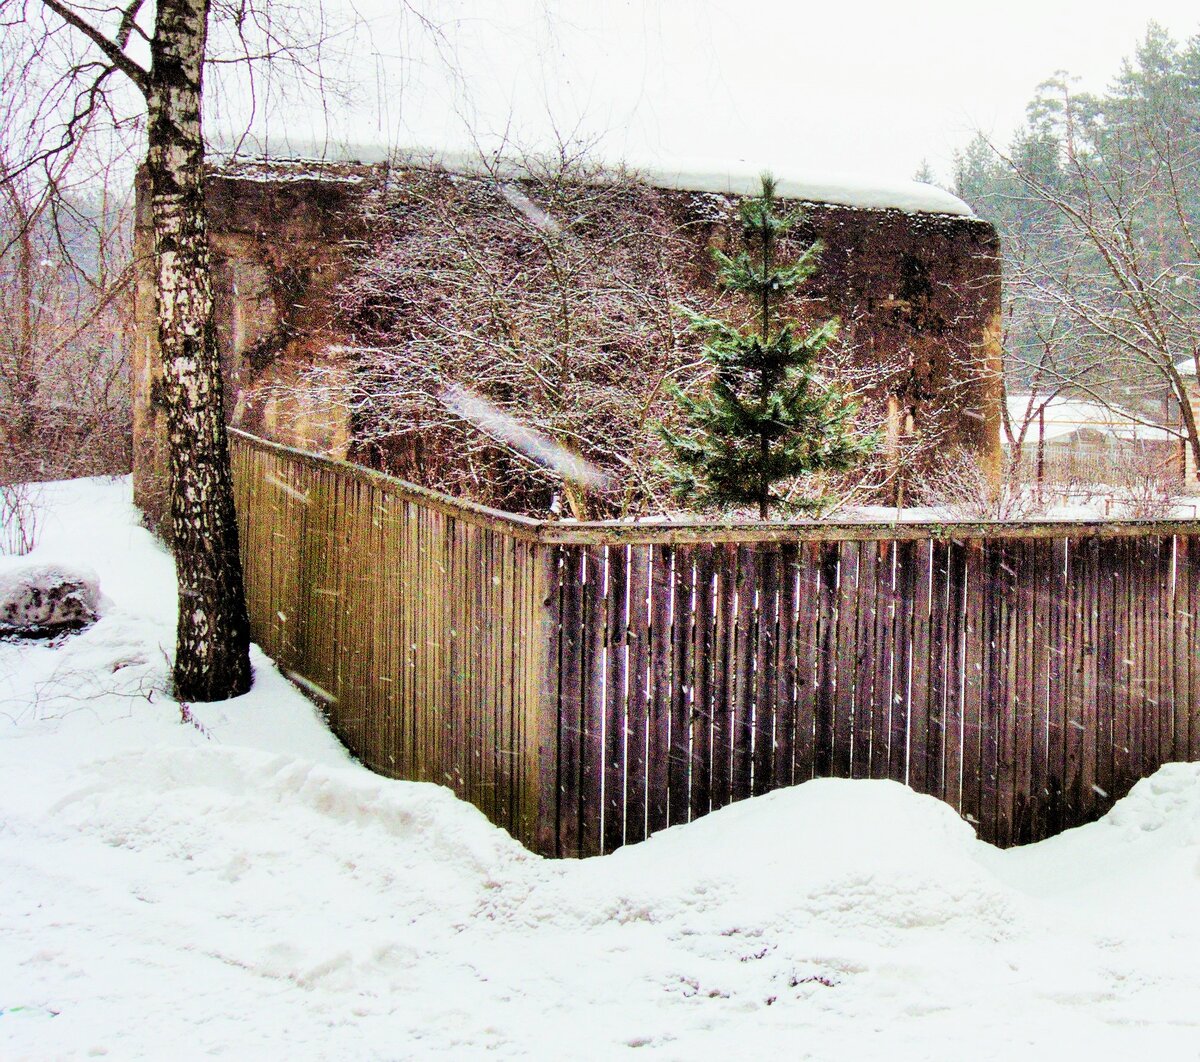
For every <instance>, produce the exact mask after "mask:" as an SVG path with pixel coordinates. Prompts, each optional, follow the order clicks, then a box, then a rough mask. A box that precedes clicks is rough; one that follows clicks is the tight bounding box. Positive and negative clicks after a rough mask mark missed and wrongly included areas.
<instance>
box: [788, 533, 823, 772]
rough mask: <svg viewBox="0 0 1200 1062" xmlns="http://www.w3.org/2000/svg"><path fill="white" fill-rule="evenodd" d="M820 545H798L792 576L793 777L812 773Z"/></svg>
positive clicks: (814, 543) (819, 654) (815, 713)
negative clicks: (793, 662)
mask: <svg viewBox="0 0 1200 1062" xmlns="http://www.w3.org/2000/svg"><path fill="white" fill-rule="evenodd" d="M821 549H822V547H821V545H820V544H819V543H816V542H805V543H804V544H803V545H801V547H800V553H799V557H798V560H797V564H798V566H799V570H798V571H797V576H796V594H797V603H796V725H795V728H794V731H793V734H794V737H793V741H794V742H795V751H794V753H793V761H794V763H793V769H792V778H793V781H795V782H797V783H799V782H807V781H808V780H809V779H810V778H812V777H813V768H814V765H815V761H816V743H817V734H816V731H817V726H816V719H817V696H818V693H817V669H818V663H819V658H820V656H821V643H820V636H821V631H820V630H819V617H820V614H821V600H822V594H821Z"/></svg>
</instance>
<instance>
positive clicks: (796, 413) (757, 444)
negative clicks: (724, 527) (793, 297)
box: [660, 173, 877, 520]
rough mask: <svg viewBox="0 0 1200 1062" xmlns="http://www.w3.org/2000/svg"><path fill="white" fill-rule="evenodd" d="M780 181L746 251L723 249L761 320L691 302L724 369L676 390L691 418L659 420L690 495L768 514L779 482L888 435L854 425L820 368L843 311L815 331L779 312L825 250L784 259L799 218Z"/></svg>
mask: <svg viewBox="0 0 1200 1062" xmlns="http://www.w3.org/2000/svg"><path fill="white" fill-rule="evenodd" d="M775 188H776V184H775V179H774V178H773V177H772V176H771V175H770V174H766V173H764V174H763V175H762V194H761V195H760V196H758V197H757V198H754V199H749V200H747V201H745V202H744V203H743V204H742V208H741V220H742V239H743V242H744V243H745V248H746V249H745V250H743V251H742V252H741V253H740V254H738V256H737V257H736V258H731V257H730V256H729V255H727V254H724V253H723V252H721V251H720V250H714V252H713V256H714V258H715V259H716V262H717V267H718V278H719V282H720V284H721V285H722V286H723V287H724V288H725V289H726V290H728V291H731V292H736V293H740V294H742V295H745V296H746V297H747V298H748V299H750V300H751V302H752V304H753V307H754V309H755V311H756V314H757V318H758V320H757V322H756V323H757V328H752V327H747V328H738V327H735V326H734V325H731V324H728V323H726V322H725V321H720V320H717V319H716V318H713V317H708V316H705V315H703V314H698V313H695V312H693V311H691V310H688V309H686V308H683V309H682V312H683V313H684V314H685V315H686V316H687V318H688V319H689V321H690V322H691V326H692V328H693V330H695V331H696V332H698V333H700V334H701V335H703V336H704V337H705V343H704V348H703V354H704V357H705V359H706V360H707V361H708V362H710V363H711V365H712V366H713V369H714V373H713V375H712V377H711V382H710V384H709V386H708V387H707V388H706V389H705V391H704V392H703V393H701V394H698V395H688V394H685V393H683V392H682V391H680V390H679V389H678V388H675V389H674V391H673V395H674V397H675V399H676V401H677V402H678V404H679V406H680V412H681V414H682V418H683V420H684V422H685V426H684V427H683V428H682V429H681V430H679V431H672V430H671V429H669V428H667V427H665V426H664V427H662V428H660V433H661V435H662V438H663V440H664V441H665V442H666V444H667V447H668V449H669V450H670V452H671V455H672V457H673V459H674V465H673V467H671V468H669V469H668V473H669V475H670V478H671V481H672V486H673V488H674V490H675V492H676V493H677V494H678V495H679V496H681V497H686V498H689V499H691V500H693V501H696V502H699V503H700V504H706V505H715V506H721V507H725V506H738V507H741V506H747V505H756V506H757V507H758V514H759V517H760V518H762V519H764V520H765V519H767V518H768V516H769V515H770V507H771V505H773V504H774V505H780V504H782V500H781V499H780V498H779V497H778V496H776V495H775V494H774V493H773V492H772V487H773V486H774V485H775V484H777V483H779V482H780V481H782V480H788V479H794V478H797V477H802V478H803V477H811V476H813V475H815V474H817V473H821V472H834V471H845V470H847V469H849V468H851V467H852V466H853V465H854V464H855V463H857V462H858V461H859V460H861V459H862V458H863V457H865V456H867V455H868V454H869V453H870V452H871V451H872V450H873V449H874V448H875V446H876V444H877V440H876V438H875V436H873V435H861V434H857V433H856V432H855V431H854V423H853V422H854V415H855V413H856V411H857V406H856V405H855V404H854V403H853V402H852V401H850V400H849V399H848V398H847V396H845V395H844V394H843V393H842V392H841V391H840V390H839V389H838V388H837V387H835V386H832V385H829V384H826V383H824V382H823V381H822V380H821V379H820V378H819V375H818V368H817V362H818V358H819V357H820V355H821V352H822V351H823V350H824V349H825V348H826V347H827V346H828V345H829V343H830V342H831V341H832V340H833V338H834V337H835V336H836V335H837V329H838V321H837V319H836V318H832V319H830V320H828V321H825V322H823V323H822V324H819V325H818V326H817V327H816V328H814V329H812V330H811V331H804V330H802V329H801V327H800V326H799V325H798V323H797V322H796V321H794V320H791V319H789V318H787V317H784V316H782V315H781V313H780V303H782V302H783V301H784V300H785V299H787V298H788V297H789V295H790V294H791V292H792V289H794V288H796V287H797V286H798V285H800V284H802V283H803V282H804V281H805V280H807V279H808V277H810V276H811V275H812V274H813V272H814V271H815V270H816V268H817V259H818V257H819V255H820V253H821V251H822V250H823V248H822V245H821V244H820V242H815V243H813V244H811V245H810V246H809V247H808V248H807V249H806V250H805V251H804V253H803V254H801V256H800V258H799V259H798V260H796V261H795V262H792V263H790V264H779V263H776V261H775V255H776V250H777V245H778V243H779V241H780V239H781V238H782V237H783V236H784V235H785V234H786V233H787V231H788V230H789V229H790V228H792V226H793V225H795V224H796V222H797V220H798V218H796V217H794V216H791V217H789V216H781V215H779V214H777V213H776V210H775ZM826 504H827V499H826V498H824V497H821V496H817V497H808V498H805V499H803V500H800V501H793V502H790V503H789V508H792V509H795V510H799V511H802V512H807V513H817V512H820V511H821V510H822V509H823V508H824V506H825V505H826Z"/></svg>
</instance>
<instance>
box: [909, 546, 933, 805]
mask: <svg viewBox="0 0 1200 1062" xmlns="http://www.w3.org/2000/svg"><path fill="white" fill-rule="evenodd" d="M932 569H933V543H932V542H930V541H926V542H915V543H913V553H912V561H911V565H910V573H911V574H910V581H911V587H912V617H911V621H910V622H911V627H910V630H911V639H910V645H909V658H908V659H909V665H908V676H907V690H906V692H907V696H908V735H909V737H908V777H907V778H906V779H905V781H907V783H908V784H909V785H910V786H912V788H913V789H915V790H916V791H917V792H918V793H930V792H933V785H932V778H933V775H934V773H935V772H933V771H931V770H930V766H931V761H932V757H931V755H930V748H931V746H932V745H933V743H934V741H935V731H934V726H933V725H932V724H933V722H934V720H933V718H931V714H930V706H929V701H930V696H929V695H930V673H931V671H932V657H933V653H934V648H933V642H932V638H931V623H930V618H931V604H932V600H931V597H932V589H931V576H932Z"/></svg>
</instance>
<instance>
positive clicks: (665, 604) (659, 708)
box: [646, 546, 674, 833]
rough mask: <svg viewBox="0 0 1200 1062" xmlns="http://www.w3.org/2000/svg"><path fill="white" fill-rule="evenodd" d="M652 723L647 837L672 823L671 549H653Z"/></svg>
mask: <svg viewBox="0 0 1200 1062" xmlns="http://www.w3.org/2000/svg"><path fill="white" fill-rule="evenodd" d="M651 556H652V566H651V571H650V585H651V593H652V594H653V602H652V605H651V610H650V615H651V630H650V681H651V696H650V719H649V738H648V740H649V746H648V749H647V753H646V756H647V772H646V786H647V793H646V801H647V807H646V814H647V833H655V832H657V831H658V830H662V829H665V828H666V826H667V823H668V814H667V795H668V765H669V764H670V760H671V674H672V663H671V569H672V566H673V564H674V558H673V551H672V548H671V547H670V546H652V547H651Z"/></svg>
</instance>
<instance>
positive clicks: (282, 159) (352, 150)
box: [211, 146, 975, 218]
mask: <svg viewBox="0 0 1200 1062" xmlns="http://www.w3.org/2000/svg"><path fill="white" fill-rule="evenodd" d="M211 157H212V158H213V159H214V161H218V162H222V163H224V164H227V165H232V166H233V167H240V166H254V165H261V166H264V167H266V168H267V169H265V170H264V171H262V172H261V174H260V175H259V176H260V179H267V180H270V179H286V178H285V177H283V175H282V174H281V173H280V172H279V169H277V168H286V169H292V168H294V169H295V170H297V171H298V172H299V174H300V176H303V177H305V178H317V179H319V178H320V177H321V176H322V174H323V172H324V171H325V170H330V171H334V170H336V169H337V168H339V167H340V168H341V170H342V171H344V170H345V169H346V167H348V166H352V165H354V164H356V163H357V164H359V165H376V164H379V163H383V162H392V163H399V164H401V165H412V166H424V167H431V168H437V169H444V170H446V171H448V172H450V173H459V174H484V173H489V172H495V171H496V170H499V171H500V172H506V173H508V174H509V175H511V176H513V177H517V176H519V175H520V170H521V166H520V163H519V162H518V161H515V160H511V161H510V160H505V159H504V158H500V159H499V160H489V161H488V163H487V164H485V162H484V160H483V159H481V158H480V156H479V155H478V154H475V153H471V152H462V151H427V150H421V149H416V148H412V149H405V150H401V151H397V152H391V153H389V152H388V151H386V150H384V149H382V148H375V147H369V146H349V147H343V148H341V149H339V150H336V151H330V150H328V149H326V150H322V151H313V152H312V153H306V152H303V151H297V150H295V149H291V150H289V151H288V153H287V154H286V155H284V154H276V155H270V156H264V155H256V156H247V155H230V154H229V153H228V152H222V151H220V150H219V149H218V150H217V151H214V152H212V153H211ZM616 165H620V164H619V163H614V166H616ZM764 168H766V169H769V167H764ZM271 171H274V172H271ZM630 172H632V173H634V174H636V175H637V176H639V177H641V178H642V179H643V180H645V181H646V182H647V183H648V184H650V185H653V186H654V187H656V188H674V189H677V190H679V191H687V192H708V193H713V194H717V195H756V194H757V193H758V192H759V190H760V188H761V180H760V177H761V174H762V169H749V168H745V167H740V166H737V167H735V166H726V165H723V164H713V165H707V166H702V167H697V168H695V169H691V168H680V169H674V168H656V167H653V166H650V167H630ZM771 172H775V171H773V170H772V171H771ZM775 177H776V180H777V182H778V183H777V193H778V195H779V196H780V197H781V198H783V199H793V200H798V201H800V202H805V203H830V204H834V205H837V206H846V207H853V208H856V209H859V210H899V211H902V212H903V213H906V214H950V215H957V216H959V217H968V218H973V217H975V214H974V212H973V211H972V210H971V208H970V207H969V206H968V205H967V204H966V203H964V202H963V201H962V200H961V199H959V198H958V197H957V196H955V195H952V194H951V193H950V192H947V191H945V190H944V189H941V188H937V187H935V186H933V185H931V184H922V183H921V182H919V181H874V180H870V179H868V178H864V177H862V176H856V175H849V174H836V173H818V172H816V171H814V172H812V173H807V174H794V173H788V172H784V171H779V172H775ZM293 179H297V178H296V177H295V176H293ZM341 179H343V180H344V179H346V178H345V176H344V175H343V177H342V178H341Z"/></svg>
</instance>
